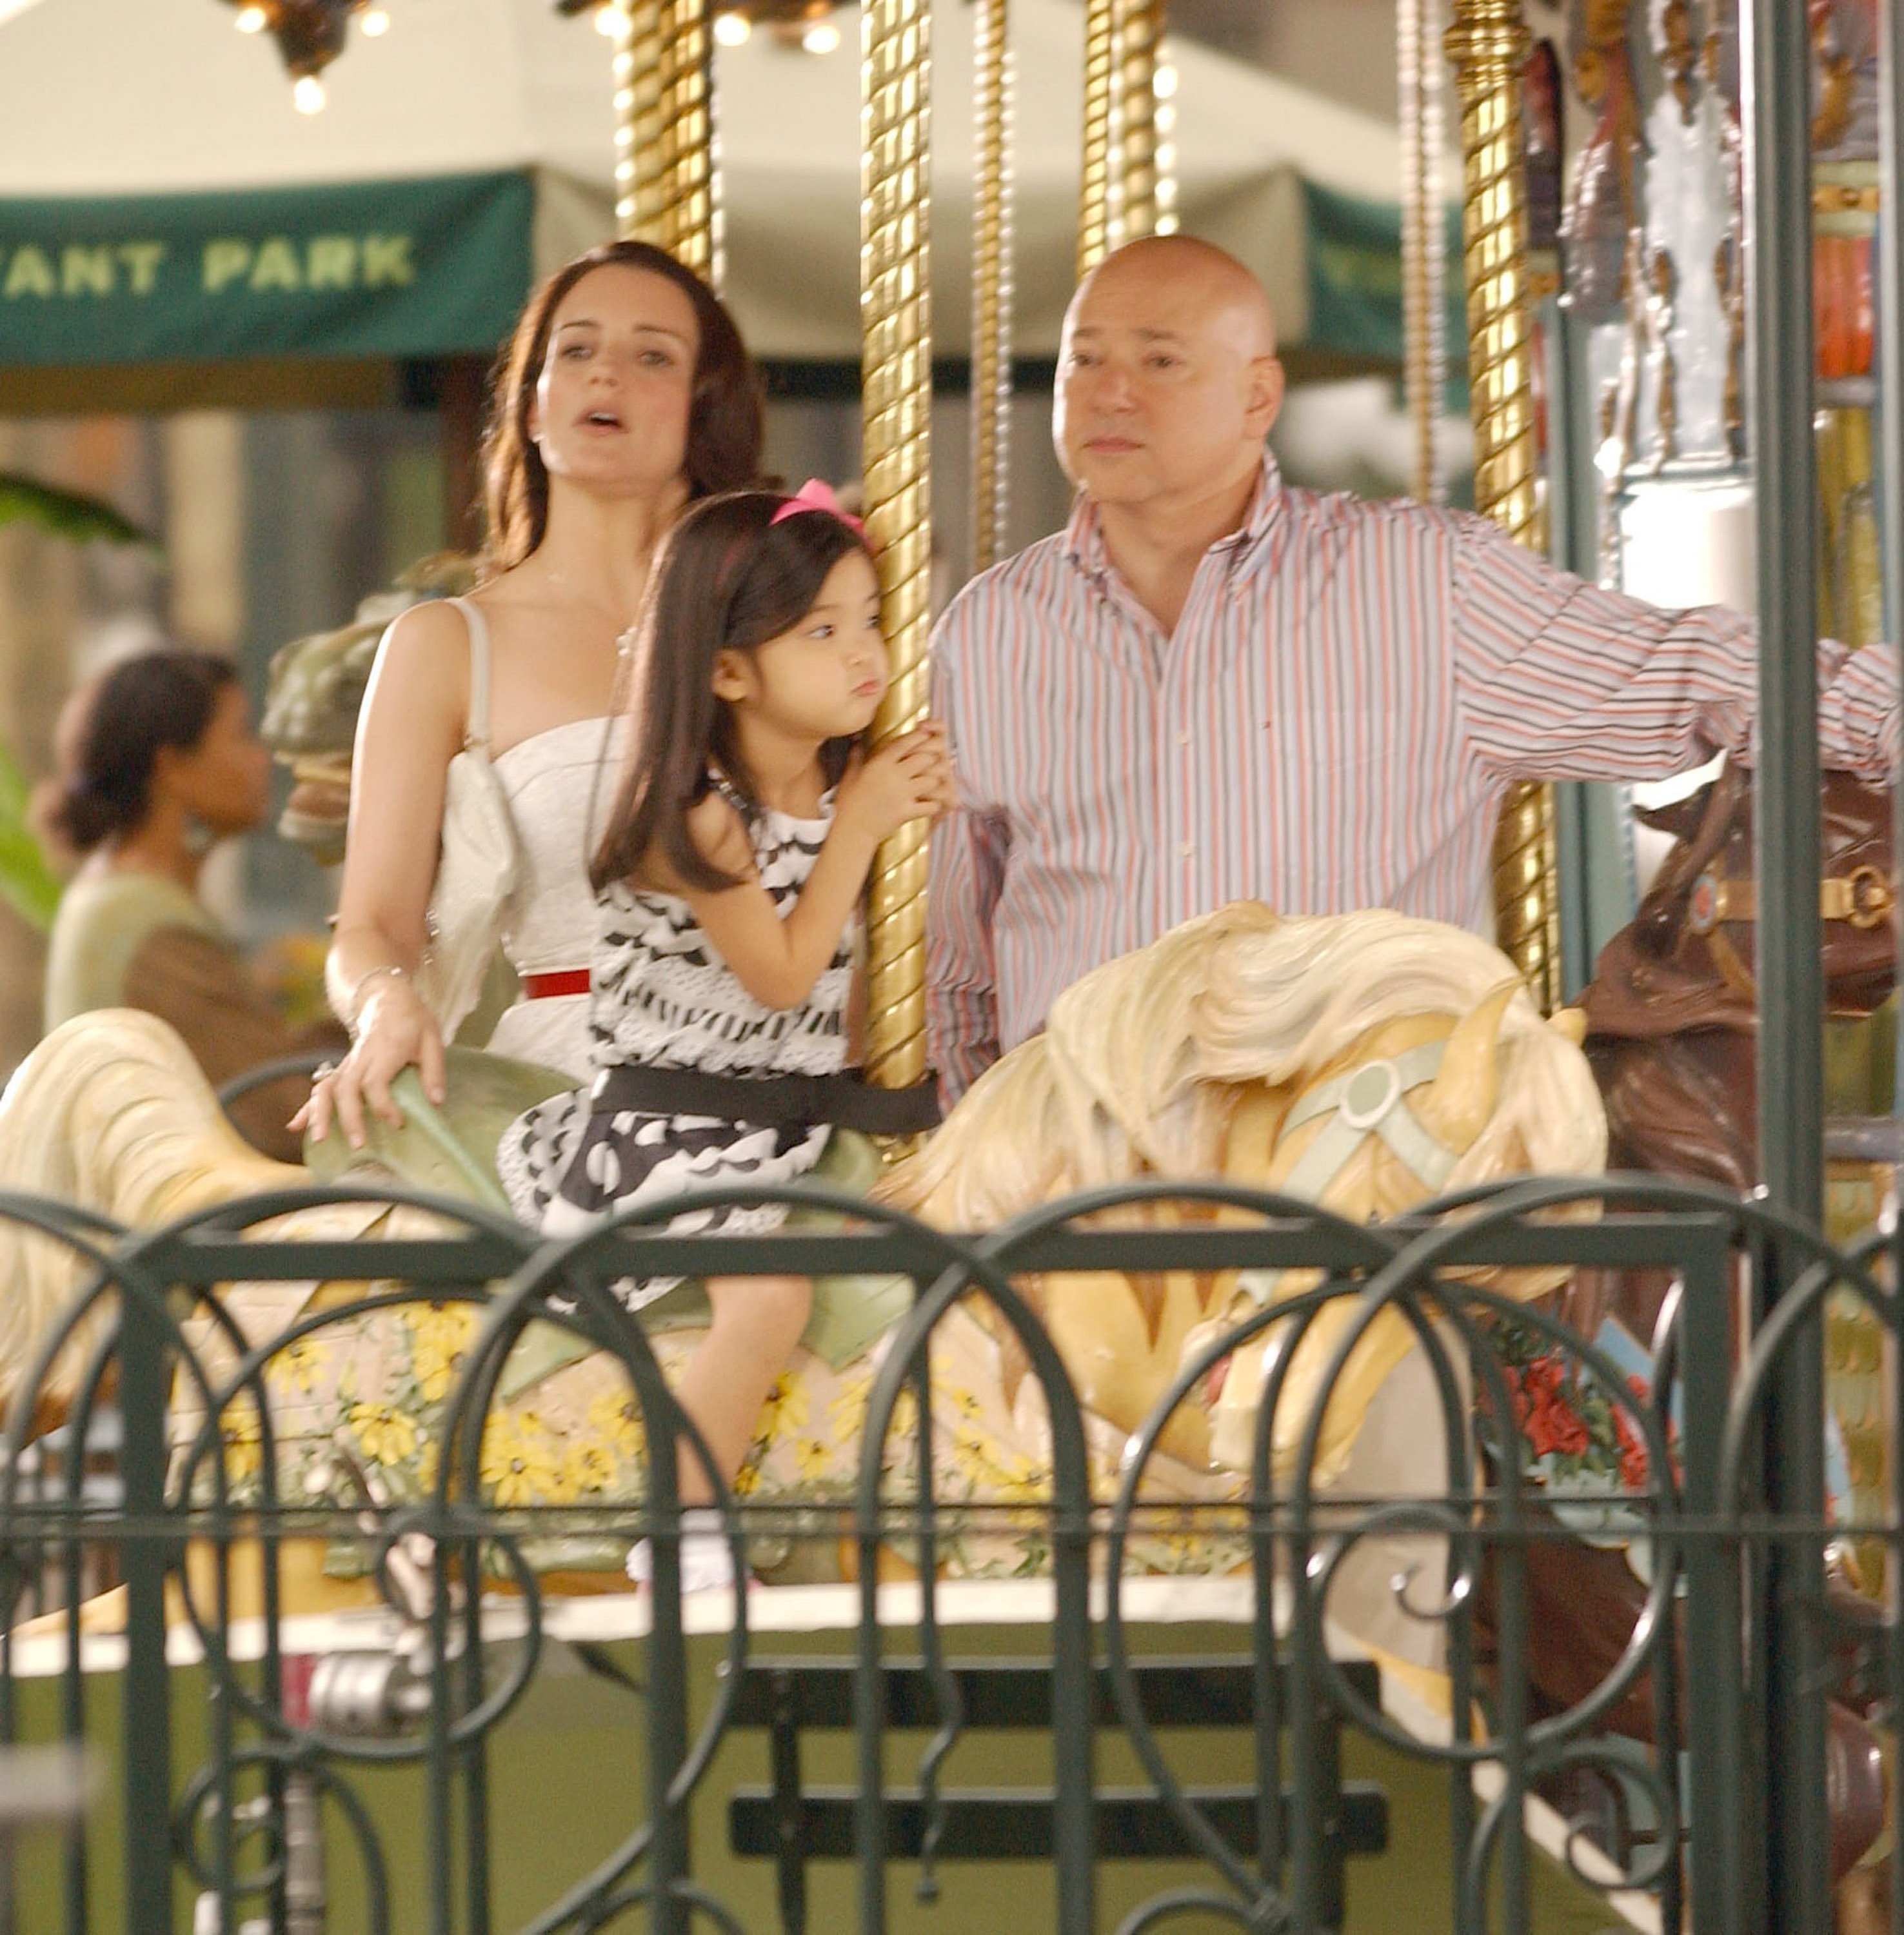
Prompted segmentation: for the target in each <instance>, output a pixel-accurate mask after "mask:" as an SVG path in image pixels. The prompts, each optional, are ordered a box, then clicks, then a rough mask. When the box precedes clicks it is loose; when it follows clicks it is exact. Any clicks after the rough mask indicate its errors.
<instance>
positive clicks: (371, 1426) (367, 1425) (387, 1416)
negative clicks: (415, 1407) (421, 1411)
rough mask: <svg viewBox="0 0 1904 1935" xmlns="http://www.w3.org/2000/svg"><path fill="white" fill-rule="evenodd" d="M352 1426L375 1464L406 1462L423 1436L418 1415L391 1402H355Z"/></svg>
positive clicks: (368, 1456) (365, 1455)
mask: <svg viewBox="0 0 1904 1935" xmlns="http://www.w3.org/2000/svg"><path fill="white" fill-rule="evenodd" d="M350 1428H351V1431H352V1434H353V1435H355V1438H356V1439H357V1441H358V1444H360V1445H361V1447H363V1450H364V1457H367V1458H368V1459H369V1460H370V1462H371V1463H373V1465H400V1464H402V1463H403V1460H405V1459H406V1458H407V1457H409V1455H410V1454H411V1453H412V1452H413V1451H414V1450H415V1449H416V1448H417V1443H418V1439H419V1438H421V1435H422V1433H421V1432H419V1431H418V1429H417V1423H416V1420H415V1418H413V1417H411V1416H410V1415H409V1414H408V1413H407V1412H406V1411H399V1410H398V1409H397V1408H396V1406H395V1405H388V1404H354V1405H352V1406H351V1409H350Z"/></svg>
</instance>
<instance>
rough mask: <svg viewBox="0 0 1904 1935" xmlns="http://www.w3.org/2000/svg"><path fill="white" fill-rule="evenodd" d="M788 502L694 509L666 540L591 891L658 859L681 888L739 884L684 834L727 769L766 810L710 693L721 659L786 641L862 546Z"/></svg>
mask: <svg viewBox="0 0 1904 1935" xmlns="http://www.w3.org/2000/svg"><path fill="white" fill-rule="evenodd" d="M787 502H788V500H787V499H786V498H785V497H782V496H780V494H778V493H777V492H776V491H730V492H729V493H728V494H726V495H725V496H723V497H710V498H708V499H707V500H705V501H704V502H703V503H699V504H695V505H692V506H689V509H688V510H687V511H686V512H685V513H684V514H683V516H682V518H681V521H680V523H679V524H677V525H676V526H675V527H674V529H673V530H671V532H670V533H668V536H667V538H666V539H665V541H664V542H663V543H662V548H661V551H660V554H659V556H658V557H656V560H655V563H654V569H653V573H652V575H650V578H649V580H648V589H647V596H646V597H645V598H644V599H643V601H642V605H641V617H640V618H639V619H638V620H637V621H636V624H635V639H634V644H633V647H632V653H631V656H630V660H629V690H628V713H629V720H630V722H631V723H632V726H633V728H634V730H633V732H632V735H631V737H630V741H629V750H628V763H627V767H626V774H625V777H623V780H622V783H621V788H620V792H619V793H618V794H617V797H616V799H615V805H614V813H613V814H612V815H611V817H610V819H609V821H608V831H607V832H605V834H604V835H602V841H601V844H600V845H599V847H596V850H595V857H594V859H593V861H592V862H590V867H589V879H590V881H591V882H592V883H593V885H594V886H595V889H596V892H600V891H601V889H602V888H604V887H605V886H608V884H609V883H611V881H614V880H628V879H629V878H630V877H632V876H634V875H635V873H636V872H637V870H638V869H639V868H641V866H642V865H643V864H644V862H647V861H648V860H649V859H650V857H651V856H653V857H658V858H659V859H660V860H661V861H662V862H663V863H664V865H665V867H666V868H667V869H668V871H669V872H671V874H673V875H674V877H676V878H677V879H678V880H682V881H683V882H685V883H686V884H687V885H688V886H693V887H701V888H705V889H710V890H718V889H720V888H723V887H732V886H738V885H739V884H740V878H739V877H738V875H736V874H729V873H726V872H723V871H722V870H721V869H720V868H718V867H717V866H715V865H713V863H712V862H711V861H710V860H709V859H708V856H706V855H705V853H702V851H701V850H700V848H699V847H697V846H696V844H695V842H694V839H693V835H691V834H690V833H689V831H688V826H687V815H688V811H689V808H691V807H693V805H694V804H696V801H699V799H701V798H702V797H703V796H704V795H705V793H706V792H707V790H708V777H709V773H708V769H709V768H710V767H714V768H717V769H718V770H719V771H720V774H721V775H722V777H723V778H724V779H725V780H726V782H727V783H728V785H729V787H730V788H731V789H732V790H733V792H735V794H736V795H738V797H739V799H740V801H741V804H742V806H743V807H744V808H746V809H747V810H748V811H750V812H751V811H756V810H758V808H759V795H758V792H757V790H756V783H755V780H754V777H753V774H751V773H750V772H749V771H747V762H746V761H745V760H744V759H743V758H742V756H741V749H740V747H739V745H738V742H737V741H736V738H735V732H734V718H733V714H732V711H731V710H730V709H729V707H728V705H726V702H724V701H723V700H721V699H717V698H716V697H715V696H714V661H715V660H716V658H717V657H718V656H719V655H720V654H721V653H722V652H723V651H739V652H749V651H753V650H755V649H756V648H757V647H759V646H761V645H764V644H765V643H766V642H767V641H768V639H769V638H778V637H779V636H780V634H781V633H782V632H788V631H791V630H792V628H793V627H794V626H795V625H797V624H798V623H799V622H800V620H801V619H802V618H804V617H805V616H806V615H807V613H808V612H809V611H811V610H812V609H813V606H814V605H815V603H816V602H817V601H818V599H819V594H820V591H821V590H822V587H824V585H825V583H826V579H827V574H828V572H831V570H832V569H833V567H834V566H835V565H836V564H837V563H839V561H840V559H841V558H843V557H845V556H846V554H847V553H848V552H849V551H859V552H860V553H861V554H865V551H866V542H865V540H864V539H863V538H862V537H861V536H860V535H859V533H858V531H856V530H854V529H853V528H852V527H851V526H849V525H848V524H845V523H843V521H841V520H840V518H836V517H834V516H833V515H831V513H830V512H825V511H821V510H812V511H807V510H803V511H801V512H798V514H797V515H795V516H792V517H786V518H780V521H778V522H777V523H776V522H775V521H774V519H775V518H776V517H777V515H778V514H779V512H780V510H781V509H782V507H783V506H785V505H786V503H787ZM853 743H854V742H853V741H852V739H851V738H842V739H829V740H828V741H826V743H825V745H824V746H822V747H821V749H820V765H821V768H822V771H823V772H824V773H825V777H826V781H827V783H828V785H829V786H831V785H834V784H835V783H837V781H838V780H839V779H840V775H841V774H843V773H844V772H845V771H846V762H847V761H848V759H850V758H851V757H852V748H853Z"/></svg>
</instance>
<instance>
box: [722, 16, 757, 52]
mask: <svg viewBox="0 0 1904 1935" xmlns="http://www.w3.org/2000/svg"><path fill="white" fill-rule="evenodd" d="M752 33H753V22H752V21H751V20H749V19H748V18H747V16H746V14H716V15H715V16H714V38H715V39H716V40H717V41H720V44H721V45H722V46H723V47H744V46H746V44H747V39H748V37H749V36H750V35H751V34H752Z"/></svg>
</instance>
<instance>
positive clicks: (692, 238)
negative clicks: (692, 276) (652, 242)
mask: <svg viewBox="0 0 1904 1935" xmlns="http://www.w3.org/2000/svg"><path fill="white" fill-rule="evenodd" d="M661 38H662V52H661V71H660V77H659V105H658V110H657V119H658V122H659V146H660V162H659V166H660V171H661V182H660V186H659V197H660V204H661V207H660V219H659V228H660V234H659V237H658V239H659V241H660V243H661V246H662V247H663V248H664V249H667V250H668V252H669V254H671V255H673V256H674V258H676V259H677V261H680V262H683V263H684V264H686V266H687V267H689V268H690V269H692V270H694V272H695V273H696V274H697V275H699V276H702V278H704V279H705V280H706V281H707V282H708V284H709V285H711V287H713V288H715V289H716V290H718V289H719V288H720V285H721V280H722V276H723V269H724V266H725V265H724V264H723V262H722V260H721V237H720V182H719V178H718V176H717V172H716V170H715V167H714V49H713V47H712V45H711V41H710V38H709V35H708V8H707V5H706V0H662V8H661Z"/></svg>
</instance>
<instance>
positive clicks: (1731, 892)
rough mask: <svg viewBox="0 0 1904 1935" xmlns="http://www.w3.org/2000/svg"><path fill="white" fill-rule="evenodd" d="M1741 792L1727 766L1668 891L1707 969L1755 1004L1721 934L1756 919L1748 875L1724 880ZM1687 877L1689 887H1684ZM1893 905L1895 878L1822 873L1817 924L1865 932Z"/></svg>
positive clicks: (1751, 983)
mask: <svg viewBox="0 0 1904 1935" xmlns="http://www.w3.org/2000/svg"><path fill="white" fill-rule="evenodd" d="M1745 790H1746V782H1745V780H1744V778H1743V775H1741V774H1740V772H1739V769H1738V768H1736V767H1733V766H1728V767H1727V768H1726V770H1725V771H1724V774H1722V775H1721V777H1720V779H1719V780H1718V783H1717V784H1716V785H1715V786H1714V787H1713V789H1712V799H1711V801H1709V803H1708V804H1707V806H1706V814H1705V817H1704V819H1703V820H1702V821H1701V822H1700V828H1699V831H1698V832H1697V835H1695V836H1694V838H1693V840H1692V841H1691V843H1690V844H1689V845H1688V849H1687V853H1686V857H1685V860H1684V861H1683V862H1682V863H1681V865H1680V868H1679V872H1680V874H1681V882H1680V883H1676V884H1675V885H1674V886H1673V887H1672V888H1670V889H1668V891H1669V892H1673V893H1674V894H1675V895H1677V896H1678V897H1680V898H1683V899H1684V901H1685V925H1686V928H1687V930H1688V931H1689V932H1691V933H1693V934H1697V935H1698V936H1699V937H1700V939H1701V940H1703V941H1704V942H1705V943H1706V951H1707V952H1708V953H1709V954H1710V955H1712V964H1713V965H1714V966H1715V968H1718V971H1719V973H1720V974H1721V976H1722V977H1724V980H1725V982H1726V983H1727V986H1729V987H1730V988H1731V989H1732V990H1733V992H1734V993H1735V994H1737V995H1741V996H1743V998H1745V999H1746V1000H1747V1001H1754V1002H1756V1001H1757V1000H1758V983H1757V982H1756V981H1755V980H1754V979H1753V977H1752V971H1751V969H1750V968H1748V967H1747V966H1746V964H1745V963H1744V961H1742V960H1740V958H1739V951H1738V949H1737V948H1735V947H1734V946H1733V944H1732V943H1731V941H1730V940H1729V939H1727V936H1726V934H1725V929H1726V928H1727V926H1743V925H1749V924H1751V923H1752V922H1756V921H1757V920H1758V883H1757V882H1756V881H1755V880H1753V879H1752V877H1750V876H1748V877H1746V878H1745V879H1744V880H1733V879H1730V878H1729V877H1727V874H1726V871H1725V862H1724V857H1723V856H1724V850H1725V841H1726V837H1727V835H1728V834H1729V832H1730V830H1731V826H1732V817H1733V814H1734V811H1735V810H1736V809H1737V805H1738V803H1739V801H1740V797H1741V795H1743V793H1744V792H1745ZM1688 875H1689V876H1690V882H1689V883H1685V877H1686V876H1688ZM1896 905H1897V880H1896V876H1895V875H1894V874H1886V873H1885V872H1884V869H1883V868H1881V867H1874V866H1872V865H1870V863H1869V862H1864V863H1863V864H1862V865H1858V866H1856V867H1854V868H1851V871H1850V872H1849V873H1847V874H1826V875H1825V876H1824V878H1823V879H1822V880H1820V881H1819V882H1818V917H1819V918H1820V919H1821V920H1827V921H1842V922H1844V923H1845V925H1847V926H1849V927H1854V928H1858V929H1860V931H1869V930H1870V929H1871V928H1875V927H1880V926H1881V925H1883V924H1884V922H1886V921H1887V920H1888V919H1890V916H1891V914H1892V913H1893V910H1895V908H1896Z"/></svg>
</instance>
